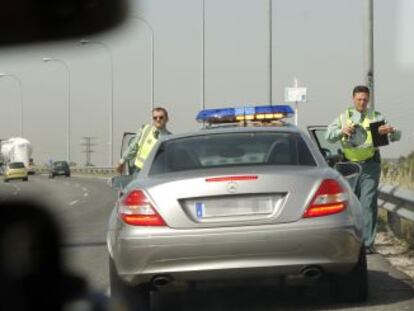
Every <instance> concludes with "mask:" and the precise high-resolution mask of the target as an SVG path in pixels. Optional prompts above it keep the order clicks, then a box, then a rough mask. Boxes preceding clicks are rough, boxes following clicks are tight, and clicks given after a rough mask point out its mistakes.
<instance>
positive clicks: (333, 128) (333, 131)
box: [325, 108, 401, 143]
mask: <svg viewBox="0 0 414 311" xmlns="http://www.w3.org/2000/svg"><path fill="white" fill-rule="evenodd" d="M344 112H345V110H344ZM366 115H367V112H363V113H361V112H359V111H358V110H356V109H355V108H350V119H351V121H352V123H354V124H360V123H362V121H363V120H364V118H365V116H366ZM375 120H376V121H383V120H384V121H385V123H386V124H388V122H387V120H386V119H385V118H384V117H383V116H382V115H381V113H379V112H378V111H375ZM342 137H343V134H342V122H341V120H340V117H338V118H336V119H335V120H334V121H333V122H332V123H331V124H329V126H328V130H327V132H326V135H325V139H326V140H327V141H329V142H331V143H335V142H337V141H339V140H340V139H341V138H342ZM388 137H389V139H390V141H397V140H400V138H401V131H399V130H396V131H395V132H394V133H391V134H389V136H388Z"/></svg>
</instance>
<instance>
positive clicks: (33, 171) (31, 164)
mask: <svg viewBox="0 0 414 311" xmlns="http://www.w3.org/2000/svg"><path fill="white" fill-rule="evenodd" d="M27 173H28V174H29V175H34V174H36V169H35V166H34V162H33V159H32V158H30V160H29V163H28V165H27Z"/></svg>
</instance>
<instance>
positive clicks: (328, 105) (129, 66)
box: [0, 0, 414, 165]
mask: <svg viewBox="0 0 414 311" xmlns="http://www.w3.org/2000/svg"><path fill="white" fill-rule="evenodd" d="M138 3H139V5H138ZM205 3H206V11H205V16H206V24H205V33H206V36H205V42H206V45H205V60H206V63H205V64H206V68H205V85H206V106H207V107H220V106H225V107H227V106H242V105H246V104H266V103H268V101H269V95H268V94H269V66H268V64H269V57H268V51H269V40H268V38H269V36H268V33H269V29H268V0H205ZM365 3H366V1H361V0H312V1H310V0H273V14H272V16H273V36H272V38H273V54H272V56H273V58H272V59H273V67H272V69H273V85H272V91H273V102H274V103H275V104H277V103H283V101H284V89H285V87H287V86H292V85H293V79H294V77H297V78H298V79H299V81H300V85H301V86H305V87H307V88H308V102H307V103H306V104H303V105H301V106H300V114H299V125H300V127H301V128H303V129H305V128H306V126H308V125H319V124H327V123H329V122H330V121H331V120H332V119H333V118H335V117H336V116H337V115H338V114H339V113H340V112H342V111H343V110H344V109H345V107H346V106H348V105H349V104H350V103H351V91H352V88H353V86H354V85H356V84H361V83H364V72H365V59H366V57H365V36H366V33H365V31H366V28H365V27H366V24H365V20H364V19H365V17H366V13H365V11H364V10H365ZM374 3H375V83H376V94H375V95H376V109H377V110H379V111H380V112H382V113H383V114H384V115H385V117H386V118H387V119H388V120H389V121H390V122H391V123H392V124H393V125H395V126H397V127H399V128H401V129H402V131H403V139H402V140H401V141H400V142H399V143H395V144H393V145H391V146H387V147H384V148H382V154H383V155H384V156H385V157H399V156H401V155H407V154H408V153H409V152H411V151H413V150H414V123H413V121H412V120H413V116H414V108H413V107H414V95H413V94H412V93H411V90H412V85H413V82H414V35H413V30H414V1H411V0H394V1H389V0H374ZM129 15H130V17H129V18H128V20H127V21H126V22H125V23H124V25H123V26H122V27H120V28H118V29H115V30H113V31H111V32H110V33H105V34H100V35H96V36H94V37H90V38H87V39H90V40H94V41H98V42H102V43H104V44H106V45H107V46H108V47H109V48H110V50H111V55H112V57H113V65H114V75H113V83H114V138H115V141H114V161H116V160H118V157H119V151H118V150H119V144H120V139H121V137H122V133H123V132H125V131H135V130H136V129H137V127H138V126H140V125H141V124H142V123H143V122H148V121H149V111H150V106H151V102H150V99H151V79H150V78H151V62H150V60H151V58H150V57H151V45H150V42H151V41H150V40H151V31H150V28H148V26H147V25H146V24H144V23H143V22H142V20H141V18H144V19H145V20H147V21H148V23H149V24H150V25H151V27H152V29H153V31H154V38H155V41H154V53H155V59H154V63H155V71H154V74H155V76H154V77H155V79H154V80H155V83H154V91H155V102H156V104H157V105H161V106H164V107H166V108H167V109H168V110H169V111H170V115H171V122H170V129H171V130H172V131H173V132H182V131H187V130H193V129H196V128H198V127H199V125H198V124H197V123H196V122H195V120H194V117H195V115H196V113H197V112H198V110H199V109H200V107H201V103H202V1H201V0H199V1H197V0H140V1H139V2H138V1H133V2H132V5H131V8H130V14H129ZM79 39H82V38H79ZM42 57H55V58H59V59H61V60H63V61H64V62H65V63H66V64H67V65H68V67H69V73H70V109H71V158H72V160H74V161H75V162H78V163H79V164H84V163H85V159H86V157H85V154H83V153H82V152H81V146H80V140H81V138H82V137H83V136H93V137H96V138H95V143H96V144H97V145H96V146H95V147H94V149H95V153H94V154H93V155H92V162H93V163H94V164H96V165H107V164H108V159H109V156H108V137H109V121H108V120H109V107H110V103H111V101H110V98H111V96H110V95H111V79H110V75H109V73H110V63H109V54H108V52H107V51H106V50H105V49H104V48H103V47H102V46H99V45H96V44H90V45H84V46H81V45H80V44H79V41H77V40H70V41H66V42H63V43H62V42H61V43H53V44H51V43H48V44H39V45H31V46H25V47H21V48H2V49H1V50H0V72H1V73H6V74H13V75H15V76H16V77H18V79H19V80H20V81H21V83H22V92H21V94H22V96H23V105H24V110H23V111H24V137H26V138H28V139H29V140H30V141H31V142H32V143H33V147H34V158H35V161H37V162H40V163H42V162H44V161H46V160H47V159H49V158H52V159H55V160H57V159H64V158H66V106H67V98H68V81H67V75H68V72H67V70H66V69H65V67H64V66H63V65H62V64H61V63H58V62H49V63H43V62H42V60H41V59H42ZM19 96H20V89H19V87H18V83H17V81H16V80H15V79H13V78H10V77H2V78H0V105H1V114H0V138H8V137H13V136H18V134H19V113H20V112H19V109H20V108H19V106H20V99H19ZM292 121H293V120H292Z"/></svg>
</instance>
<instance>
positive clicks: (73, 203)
mask: <svg viewBox="0 0 414 311" xmlns="http://www.w3.org/2000/svg"><path fill="white" fill-rule="evenodd" d="M78 202H79V200H75V201H72V202H70V203H69V205H70V206H72V205H75V204H76V203H78Z"/></svg>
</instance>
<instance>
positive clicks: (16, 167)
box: [4, 162, 29, 182]
mask: <svg viewBox="0 0 414 311" xmlns="http://www.w3.org/2000/svg"><path fill="white" fill-rule="evenodd" d="M12 179H22V180H24V181H28V180H29V177H28V174H27V169H26V167H25V166H24V163H23V162H12V163H9V164H7V165H6V169H5V170H4V182H8V181H9V180H12Z"/></svg>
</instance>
